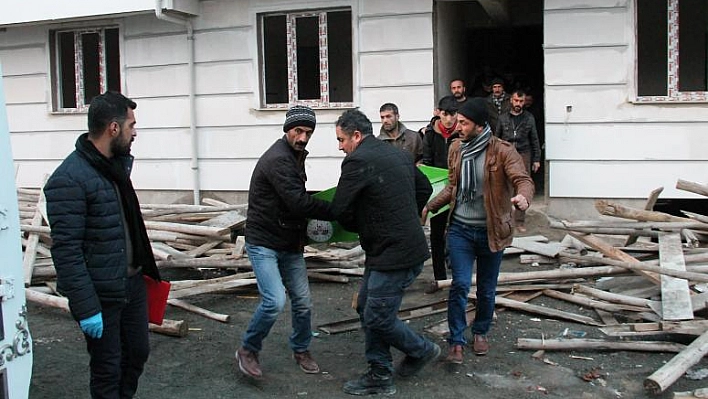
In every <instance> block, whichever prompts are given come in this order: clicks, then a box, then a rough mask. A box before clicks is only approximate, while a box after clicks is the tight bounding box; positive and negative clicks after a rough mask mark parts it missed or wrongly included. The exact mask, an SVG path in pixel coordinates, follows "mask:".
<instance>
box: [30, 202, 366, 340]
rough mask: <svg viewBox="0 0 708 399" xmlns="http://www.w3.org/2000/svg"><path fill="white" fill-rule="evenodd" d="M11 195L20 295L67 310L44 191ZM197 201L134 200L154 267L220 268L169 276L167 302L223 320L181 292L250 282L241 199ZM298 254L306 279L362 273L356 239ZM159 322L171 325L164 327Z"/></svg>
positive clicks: (177, 325)
mask: <svg viewBox="0 0 708 399" xmlns="http://www.w3.org/2000/svg"><path fill="white" fill-rule="evenodd" d="M17 195H18V203H19V211H20V229H21V233H22V247H23V251H24V255H23V267H24V283H25V285H26V286H27V287H28V290H27V292H28V293H27V298H28V300H31V301H35V302H39V303H42V304H44V305H49V306H55V307H59V308H61V309H64V310H67V311H68V304H67V303H66V299H65V298H62V297H61V296H59V294H58V293H57V292H56V270H55V268H54V264H53V262H52V258H51V252H50V251H51V245H52V240H51V235H50V228H49V225H48V222H47V216H46V202H45V199H44V195H43V192H42V191H41V190H39V189H27V188H19V189H18V190H17ZM203 202H204V205H186V204H141V211H142V214H143V218H144V220H145V227H146V228H147V232H148V237H149V239H150V243H151V246H152V250H153V254H154V256H155V260H156V263H157V266H158V268H160V269H161V270H165V269H181V268H190V269H194V270H200V271H207V270H213V269H218V270H219V271H220V274H222V276H220V277H217V278H202V279H197V280H180V281H171V283H172V286H171V288H170V295H169V300H168V304H170V305H172V306H176V307H180V308H183V309H186V310H188V311H191V312H194V313H197V314H200V315H203V316H205V317H208V318H211V319H214V320H218V321H221V322H228V316H227V315H222V314H216V313H214V312H211V311H209V310H206V309H201V308H198V307H196V306H194V305H191V304H189V303H187V302H186V301H184V299H183V298H186V297H189V296H193V295H199V294H205V293H216V292H220V293H223V292H230V291H233V290H235V289H239V288H242V287H246V286H251V287H255V286H256V280H255V275H254V274H253V272H252V271H251V269H252V267H251V263H250V262H249V260H248V257H247V256H246V254H245V253H244V246H245V241H244V237H243V235H239V232H241V231H242V229H243V227H244V225H245V223H246V217H245V214H246V207H247V206H246V205H231V204H228V203H224V202H221V201H217V200H214V199H208V198H206V199H204V200H203ZM305 257H306V258H307V259H308V275H309V277H310V278H311V279H312V280H319V281H328V282H338V283H348V282H349V277H348V276H361V275H362V274H363V263H364V252H363V250H362V249H361V247H360V246H356V247H353V248H348V249H347V248H338V247H333V246H327V247H326V248H323V249H317V248H313V247H307V248H306V252H305ZM206 274H207V273H205V275H206ZM223 274H226V275H223ZM163 275H169V272H168V273H165V272H163ZM203 277H204V275H203ZM165 325H168V326H170V327H169V328H168V329H167V330H165V329H164V326H165ZM165 325H163V326H161V327H159V326H153V325H151V329H153V330H154V331H157V332H162V333H166V334H170V335H177V336H183V335H184V334H185V333H186V331H187V328H186V324H184V323H183V322H181V321H168V322H167V323H166V324H165Z"/></svg>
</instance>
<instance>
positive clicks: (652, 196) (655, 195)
mask: <svg viewBox="0 0 708 399" xmlns="http://www.w3.org/2000/svg"><path fill="white" fill-rule="evenodd" d="M662 191H664V187H659V188H655V189H654V190H652V191H651V193H649V197H648V198H647V202H646V204H644V210H646V211H651V210H654V205H656V200H658V199H659V194H661V192H662ZM637 238H639V236H638V235H634V234H631V235H630V236H629V237H627V241H625V242H624V246H625V247H628V246H630V245H632V244H634V243H635V242H637Z"/></svg>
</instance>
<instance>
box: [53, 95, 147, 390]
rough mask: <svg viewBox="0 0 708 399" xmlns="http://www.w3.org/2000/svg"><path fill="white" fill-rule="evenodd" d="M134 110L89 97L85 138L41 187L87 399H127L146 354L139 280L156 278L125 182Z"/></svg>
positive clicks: (118, 101) (125, 102)
mask: <svg viewBox="0 0 708 399" xmlns="http://www.w3.org/2000/svg"><path fill="white" fill-rule="evenodd" d="M135 108H137V105H136V104H135V102H134V101H132V100H130V99H128V98H126V97H125V96H123V95H122V94H120V93H115V92H106V93H104V94H101V95H98V96H96V97H95V98H93V99H92V100H91V104H90V105H89V110H88V133H84V134H82V135H81V136H79V138H78V139H77V141H76V149H75V150H74V152H72V153H71V154H70V155H69V156H68V157H67V158H66V159H65V160H64V161H63V162H62V163H61V165H59V167H58V168H57V169H56V170H55V171H54V173H53V174H52V175H51V177H50V178H49V180H48V181H47V183H46V185H45V186H44V195H45V198H46V202H47V218H48V220H49V225H50V226H51V236H52V259H53V261H54V266H55V268H56V271H57V290H58V291H59V292H60V293H61V294H62V295H64V296H66V298H67V299H68V300H69V308H70V310H71V314H72V316H73V317H74V319H75V320H76V321H78V323H79V326H80V328H81V331H83V333H84V338H85V339H86V347H87V349H88V353H89V356H90V358H91V361H90V365H89V370H90V374H91V380H90V384H89V386H90V391H91V397H92V398H111V399H112V398H132V397H133V396H134V395H135V392H136V391H137V389H138V379H139V378H140V375H141V374H142V372H143V367H144V365H145V362H146V361H147V359H148V355H149V352H150V345H149V342H148V313H147V299H146V297H147V294H146V289H145V281H144V280H143V275H147V276H150V277H152V278H153V279H156V280H158V281H159V280H160V273H159V272H158V270H157V267H156V265H155V258H154V256H153V253H152V248H151V246H150V241H149V239H148V235H147V231H146V229H145V223H144V221H143V218H142V214H141V212H140V204H139V203H138V197H137V196H136V194H135V190H134V189H133V184H132V182H131V180H130V171H131V169H132V166H133V157H132V156H131V155H130V149H131V146H132V143H133V141H134V140H135V137H136V135H137V130H136V129H135V125H136V119H135V112H134V110H135Z"/></svg>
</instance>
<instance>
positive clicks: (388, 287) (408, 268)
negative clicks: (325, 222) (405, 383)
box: [332, 109, 441, 395]
mask: <svg viewBox="0 0 708 399" xmlns="http://www.w3.org/2000/svg"><path fill="white" fill-rule="evenodd" d="M336 134H337V141H338V142H339V149H340V150H341V151H343V152H344V153H345V154H347V155H346V157H345V158H344V160H343V161H342V172H341V177H340V179H339V183H338V185H337V193H336V194H335V197H334V200H333V202H332V208H333V211H334V213H335V216H336V217H337V220H338V221H339V222H340V223H341V225H342V226H343V227H344V228H346V229H347V230H350V231H353V232H357V233H358V234H359V241H360V243H361V247H362V248H363V249H364V251H365V253H366V260H365V263H364V266H365V270H364V276H363V279H362V281H361V285H360V288H359V294H358V297H357V304H356V310H357V313H358V314H359V317H360V319H361V325H362V327H363V329H364V333H365V334H366V349H365V350H366V360H367V362H368V363H369V369H368V371H367V372H366V373H364V374H363V375H362V376H360V377H359V378H357V379H354V380H351V381H349V382H347V383H346V384H345V385H344V387H343V390H344V392H345V393H348V394H351V395H370V394H386V395H391V394H393V393H395V392H396V386H395V385H394V380H393V379H394V371H395V373H396V374H397V375H398V376H400V377H410V376H413V375H415V374H417V373H418V372H419V371H420V370H421V369H422V368H423V367H424V366H425V365H426V364H428V363H430V362H432V361H433V360H435V359H436V358H437V357H438V356H439V355H440V352H441V349H440V347H439V346H438V345H437V344H435V343H433V342H431V341H430V340H428V339H426V338H424V337H422V336H421V335H419V334H417V333H415V332H414V331H412V330H411V329H410V327H409V326H408V325H407V324H406V323H404V322H403V321H401V320H400V319H399V318H398V310H399V309H400V307H401V301H402V299H403V293H404V291H405V289H406V288H407V287H408V286H409V285H410V284H411V283H413V281H414V280H415V279H416V277H417V276H418V275H419V274H420V272H421V270H422V269H423V262H425V260H426V259H427V258H428V257H430V254H429V252H428V245H427V242H426V240H425V235H424V234H423V230H422V228H421V226H420V211H421V210H422V208H423V206H424V205H425V202H426V201H427V199H428V198H429V196H430V194H431V193H432V187H431V186H430V182H429V181H428V179H427V178H426V177H425V176H424V175H423V174H422V173H421V172H420V170H418V168H416V167H415V165H414V164H413V162H412V161H411V159H410V158H409V157H408V156H407V155H406V154H404V153H403V152H402V151H398V150H396V149H394V148H392V147H391V146H388V145H386V144H384V143H383V142H381V141H380V140H376V138H374V137H373V129H372V126H371V122H370V121H369V119H368V118H367V117H366V115H364V114H363V113H362V112H361V111H359V110H358V109H354V110H348V111H346V112H344V113H343V114H342V115H341V116H340V117H339V119H338V120H337V122H336ZM391 347H394V348H396V349H398V350H400V351H402V352H403V353H404V354H405V358H404V359H403V361H402V362H401V363H400V364H399V365H398V366H397V367H396V368H395V369H394V367H393V364H392V361H393V360H392V359H393V358H392V355H391Z"/></svg>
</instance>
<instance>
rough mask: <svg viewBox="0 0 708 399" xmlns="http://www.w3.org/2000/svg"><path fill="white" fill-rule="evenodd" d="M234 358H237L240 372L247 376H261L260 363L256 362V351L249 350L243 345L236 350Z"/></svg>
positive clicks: (258, 377) (257, 377)
mask: <svg viewBox="0 0 708 399" xmlns="http://www.w3.org/2000/svg"><path fill="white" fill-rule="evenodd" d="M236 360H238V368H239V370H241V372H242V373H244V374H246V375H247V376H249V377H253V378H256V379H260V378H262V377H263V371H261V365H260V363H258V353H257V352H251V351H249V350H248V349H244V348H243V347H240V348H238V350H237V351H236Z"/></svg>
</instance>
